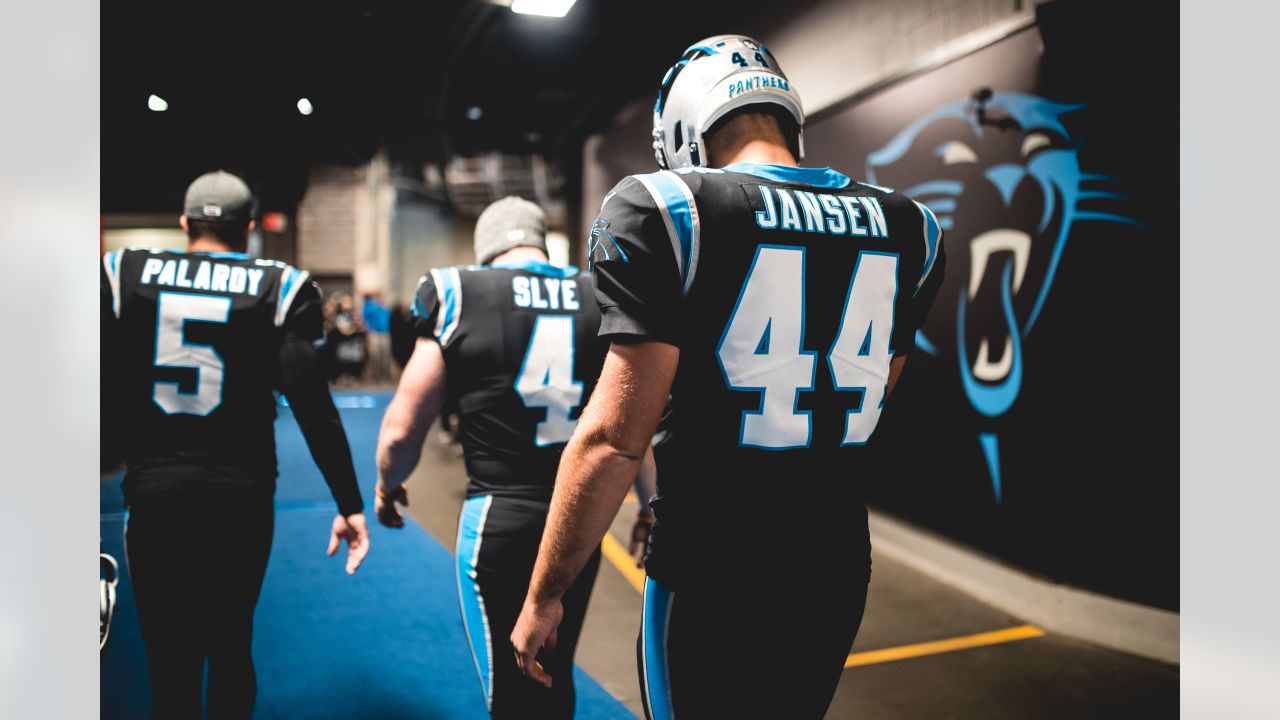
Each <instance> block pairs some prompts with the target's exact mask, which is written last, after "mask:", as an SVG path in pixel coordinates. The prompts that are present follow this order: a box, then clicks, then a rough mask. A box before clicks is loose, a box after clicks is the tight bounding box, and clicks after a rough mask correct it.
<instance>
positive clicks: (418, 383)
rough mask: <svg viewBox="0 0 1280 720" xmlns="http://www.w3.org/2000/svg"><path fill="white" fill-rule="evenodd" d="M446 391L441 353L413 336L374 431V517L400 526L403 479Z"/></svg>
mask: <svg viewBox="0 0 1280 720" xmlns="http://www.w3.org/2000/svg"><path fill="white" fill-rule="evenodd" d="M445 393H446V384H445V365H444V353H443V352H442V351H441V349H440V344H439V343H438V342H436V341H435V340H432V339H427V338H419V339H418V342H417V345H415V346H414V349H413V356H412V357H410V359H409V364H408V365H406V366H405V369H404V374H403V375H401V377H400V386H399V387H397V388H396V394H395V397H394V398H392V400H391V404H390V405H389V406H388V407H387V413H386V415H384V416H383V418H382V429H381V431H379V433H378V454H377V462H378V486H377V491H376V495H377V497H376V498H375V499H374V508H375V511H376V513H377V516H378V522H380V523H382V524H383V525H386V526H387V527H396V528H398V527H404V518H403V517H401V515H400V511H399V510H397V509H396V503H397V502H399V503H401V504H402V505H408V504H409V496H408V493H407V492H406V491H405V488H404V481H405V480H406V479H407V478H408V477H409V473H411V472H413V469H414V468H415V467H416V466H417V465H418V459H419V458H420V457H421V456H422V443H423V442H424V441H425V440H426V438H427V432H428V431H429V430H430V429H431V424H432V423H434V422H435V421H436V418H437V417H439V416H440V408H441V407H442V406H443V405H444V399H445Z"/></svg>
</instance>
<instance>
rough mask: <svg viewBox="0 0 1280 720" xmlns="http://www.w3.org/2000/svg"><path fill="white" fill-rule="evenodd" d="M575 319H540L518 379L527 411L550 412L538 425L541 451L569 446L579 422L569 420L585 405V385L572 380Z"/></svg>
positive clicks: (560, 316)
mask: <svg viewBox="0 0 1280 720" xmlns="http://www.w3.org/2000/svg"><path fill="white" fill-rule="evenodd" d="M573 353H574V347H573V318H572V317H570V316H568V315H539V316H538V317H537V319H536V320H534V322H533V335H532V337H530V338H529V349H528V350H526V351H525V354H524V363H523V364H521V366H520V374H519V375H518V376H517V377H516V393H517V394H518V395H519V396H520V400H521V401H523V402H524V404H525V407H531V408H533V407H542V408H546V409H547V417H546V419H545V420H542V421H541V422H539V423H538V428H537V434H536V442H537V444H538V447H546V446H547V445H555V444H558V443H562V442H568V440H569V437H570V436H571V435H573V429H574V428H575V427H577V425H578V421H577V420H573V419H572V418H570V417H569V413H571V412H573V410H574V408H576V407H578V405H580V404H582V383H580V382H576V381H574V379H573Z"/></svg>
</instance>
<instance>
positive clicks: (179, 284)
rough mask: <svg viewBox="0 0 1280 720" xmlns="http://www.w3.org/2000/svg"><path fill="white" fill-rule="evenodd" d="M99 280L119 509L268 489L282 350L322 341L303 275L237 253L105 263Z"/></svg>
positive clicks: (107, 425) (106, 421)
mask: <svg viewBox="0 0 1280 720" xmlns="http://www.w3.org/2000/svg"><path fill="white" fill-rule="evenodd" d="M100 274H101V285H102V290H101V299H102V302H101V318H102V322H101V332H102V384H103V400H104V402H103V419H102V423H103V445H104V447H103V453H104V460H105V459H106V458H108V457H109V458H110V460H111V461H112V462H114V461H119V460H123V461H124V462H125V463H126V465H127V466H128V474H127V476H126V478H125V482H124V490H125V494H126V498H127V499H129V501H130V502H132V501H133V500H136V499H138V498H139V497H140V496H143V495H147V494H150V493H155V492H163V491H168V490H172V489H175V488H179V487H181V488H190V487H194V486H199V485H201V484H205V483H228V482H230V483H245V484H260V485H262V486H263V487H271V486H272V485H273V483H274V479H275V477H276V456H275V430H274V428H273V423H274V420H275V417H276V397H275V394H274V390H275V389H276V388H277V386H278V385H279V380H280V377H279V375H280V370H279V368H280V360H279V357H278V355H279V351H280V346H281V342H282V340H283V339H284V337H285V335H286V334H293V335H296V336H298V337H302V338H305V339H307V340H313V339H316V338H319V337H320V333H321V327H322V324H323V317H322V313H321V299H320V291H319V288H318V287H317V286H316V284H315V283H314V282H313V281H312V280H311V279H310V277H309V275H308V274H307V273H306V272H305V271H302V270H298V269H297V268H294V267H291V266H289V265H287V264H285V263H282V262H278V261H275V260H262V259H255V258H252V257H250V256H249V255H245V254H243V253H215V252H194V253H188V252H181V251H177V250H146V249H128V250H115V251H112V252H109V253H107V254H105V255H104V256H103V257H102V270H101V273H100ZM348 464H349V461H348ZM357 502H358V496H356V498H355V500H354V501H353V502H352V504H353V505H354V504H355V503H357Z"/></svg>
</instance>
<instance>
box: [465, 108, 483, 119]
mask: <svg viewBox="0 0 1280 720" xmlns="http://www.w3.org/2000/svg"><path fill="white" fill-rule="evenodd" d="M482 117H484V110H481V109H480V106H479V105H472V106H471V107H469V108H467V119H468V120H479V119H480V118H482Z"/></svg>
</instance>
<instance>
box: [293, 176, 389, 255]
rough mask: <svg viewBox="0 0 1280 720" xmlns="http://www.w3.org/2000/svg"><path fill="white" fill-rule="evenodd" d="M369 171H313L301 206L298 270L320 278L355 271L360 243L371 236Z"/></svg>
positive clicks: (299, 210) (299, 208)
mask: <svg viewBox="0 0 1280 720" xmlns="http://www.w3.org/2000/svg"><path fill="white" fill-rule="evenodd" d="M365 174H366V168H364V167H356V168H348V167H338V166H324V165H322V166H317V167H314V168H312V170H311V174H310V176H309V178H308V183H307V194H306V195H305V196H304V197H303V198H302V202H301V203H299V205H298V219H297V222H298V238H297V258H298V265H299V267H301V268H303V269H305V270H310V271H311V272H312V273H315V274H319V275H350V274H352V273H353V272H354V271H355V262H356V254H355V249H356V246H357V244H358V243H359V242H360V241H361V240H362V239H363V238H362V236H367V235H370V234H371V233H372V223H371V221H370V218H369V207H368V206H369V200H368V198H367V197H366V196H367V195H368V187H367V185H366V177H365Z"/></svg>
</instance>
